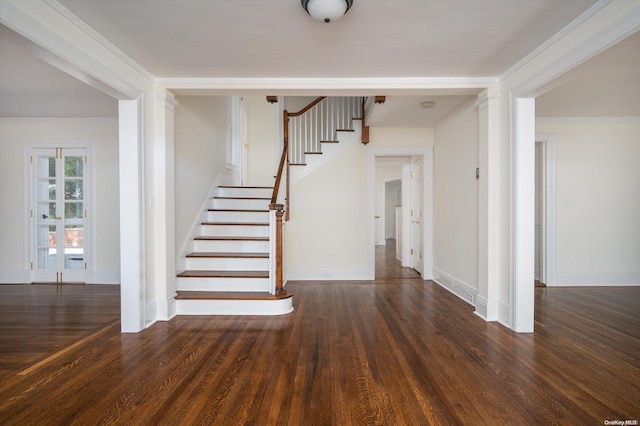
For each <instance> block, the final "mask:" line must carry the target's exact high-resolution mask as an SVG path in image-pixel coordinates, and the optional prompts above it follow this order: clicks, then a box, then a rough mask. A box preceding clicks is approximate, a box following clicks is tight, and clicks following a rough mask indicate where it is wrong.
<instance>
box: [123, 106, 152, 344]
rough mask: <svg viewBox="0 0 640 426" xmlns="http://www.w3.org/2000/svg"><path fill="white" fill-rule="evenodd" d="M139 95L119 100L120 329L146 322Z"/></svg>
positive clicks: (129, 329)
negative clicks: (135, 97) (136, 97)
mask: <svg viewBox="0 0 640 426" xmlns="http://www.w3.org/2000/svg"><path fill="white" fill-rule="evenodd" d="M142 118H143V115H142V96H141V97H139V98H138V99H134V100H125V101H119V103H118V120H119V136H120V137H119V167H120V310H121V315H120V316H121V328H122V331H123V332H125V333H126V332H133V333H135V332H138V331H140V330H142V329H143V328H144V325H145V304H146V303H145V299H146V283H145V281H146V280H145V244H144V174H143V170H144V167H143V152H144V149H143V148H144V142H143V141H144V140H143V137H142V134H143V124H142Z"/></svg>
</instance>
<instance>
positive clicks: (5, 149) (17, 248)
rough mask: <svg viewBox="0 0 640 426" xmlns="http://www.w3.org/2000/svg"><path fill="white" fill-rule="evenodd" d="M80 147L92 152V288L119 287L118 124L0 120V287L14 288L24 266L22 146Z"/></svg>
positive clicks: (69, 120)
mask: <svg viewBox="0 0 640 426" xmlns="http://www.w3.org/2000/svg"><path fill="white" fill-rule="evenodd" d="M48 140H53V141H60V140H66V141H83V142H87V143H88V144H90V145H91V146H92V147H93V162H94V172H95V175H94V184H95V187H94V188H95V193H94V200H95V211H94V212H92V213H93V214H94V217H93V219H94V221H95V223H96V227H95V257H94V259H95V264H94V270H93V271H90V274H89V276H91V275H94V276H95V281H94V282H96V283H99V284H109V283H119V279H120V238H119V226H120V222H119V215H118V211H119V192H118V123H117V119H110V118H109V119H72V118H70V119H35V118H34V119H11V118H6V119H2V120H0V200H2V202H1V203H2V204H1V207H0V283H11V282H13V283H15V282H16V279H15V278H16V277H21V276H23V274H22V272H24V267H25V265H26V264H27V263H28V262H29V259H25V243H26V242H25V241H24V237H25V226H27V224H26V223H25V220H24V218H25V213H24V208H25V205H24V202H25V200H24V195H25V192H26V188H25V187H24V185H25V183H24V171H25V166H26V164H25V159H24V145H25V143H26V142H30V141H48Z"/></svg>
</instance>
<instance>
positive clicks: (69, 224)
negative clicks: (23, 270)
mask: <svg viewBox="0 0 640 426" xmlns="http://www.w3.org/2000/svg"><path fill="white" fill-rule="evenodd" d="M29 163H30V166H31V179H30V180H31V208H30V217H31V223H32V226H31V234H32V238H31V247H32V262H31V269H32V270H33V282H58V283H61V282H85V270H86V267H87V263H86V262H87V260H86V259H87V251H86V248H87V238H86V237H87V233H86V216H87V203H86V200H87V193H86V190H87V188H88V186H89V185H87V173H86V172H87V167H86V163H87V153H86V149H85V148H32V149H31V153H30V155H29Z"/></svg>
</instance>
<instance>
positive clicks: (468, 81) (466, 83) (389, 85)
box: [156, 77, 498, 96]
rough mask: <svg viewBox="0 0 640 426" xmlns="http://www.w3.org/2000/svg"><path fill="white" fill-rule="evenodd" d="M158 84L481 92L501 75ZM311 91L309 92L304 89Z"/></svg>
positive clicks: (250, 89)
mask: <svg viewBox="0 0 640 426" xmlns="http://www.w3.org/2000/svg"><path fill="white" fill-rule="evenodd" d="M156 83H157V84H158V85H159V86H161V87H163V88H166V89H168V90H171V91H173V92H174V93H177V94H205V93H212V94H218V95H238V94H239V93H241V94H246V95H248V94H257V93H256V92H258V93H260V94H263V93H264V94H268V93H273V91H274V90H277V91H278V93H280V94H281V95H291V94H296V95H305V94H309V95H314V96H315V95H317V91H319V90H320V91H322V92H323V94H324V95H327V96H369V95H371V91H372V90H379V91H383V90H384V92H385V93H386V94H387V95H400V94H411V95H418V94H420V91H421V90H424V91H425V93H428V94H431V95H434V94H437V95H477V94H478V93H479V92H480V91H482V90H483V89H486V88H487V87H489V86H491V85H495V84H497V83H498V78H497V77H381V78H284V77H282V78H157V79H156ZM304 91H309V92H304Z"/></svg>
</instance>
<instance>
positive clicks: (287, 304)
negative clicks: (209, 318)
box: [176, 297, 293, 315]
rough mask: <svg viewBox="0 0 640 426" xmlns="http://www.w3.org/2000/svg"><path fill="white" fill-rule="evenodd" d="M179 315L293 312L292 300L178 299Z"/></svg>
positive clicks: (281, 313)
mask: <svg viewBox="0 0 640 426" xmlns="http://www.w3.org/2000/svg"><path fill="white" fill-rule="evenodd" d="M176 311H177V314H178V315H285V314H288V313H290V312H293V305H292V300H291V298H290V297H288V298H286V299H276V300H184V299H181V300H177V301H176Z"/></svg>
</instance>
